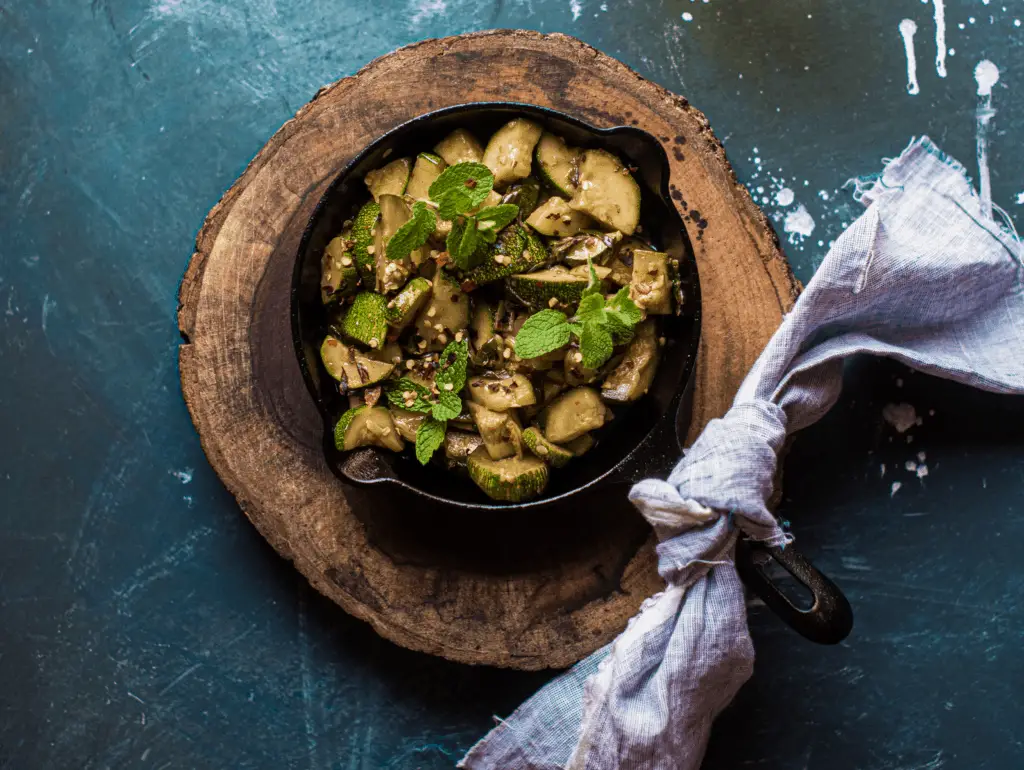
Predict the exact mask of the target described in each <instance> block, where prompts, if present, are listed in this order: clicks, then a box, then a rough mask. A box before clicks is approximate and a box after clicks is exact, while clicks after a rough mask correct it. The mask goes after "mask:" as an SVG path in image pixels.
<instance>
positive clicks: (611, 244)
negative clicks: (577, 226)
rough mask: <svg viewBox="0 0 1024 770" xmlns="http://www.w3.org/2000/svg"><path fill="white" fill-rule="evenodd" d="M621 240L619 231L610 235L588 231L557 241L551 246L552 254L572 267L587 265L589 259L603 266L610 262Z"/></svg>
mask: <svg viewBox="0 0 1024 770" xmlns="http://www.w3.org/2000/svg"><path fill="white" fill-rule="evenodd" d="M620 240H622V233H620V232H619V231H618V230H613V231H612V232H610V233H602V232H600V231H599V230H587V231H584V232H581V233H580V234H579V235H573V236H570V237H568V238H560V239H559V240H557V241H555V242H554V243H552V244H551V253H552V255H554V256H555V257H556V258H557V259H561V260H564V261H565V262H567V263H568V264H570V265H586V264H587V259H588V257H589V259H590V261H591V262H594V263H595V264H598V265H601V264H604V263H605V262H607V261H608V260H609V258H610V257H611V256H612V252H613V249H614V248H615V244H617V243H618V242H619V241H620Z"/></svg>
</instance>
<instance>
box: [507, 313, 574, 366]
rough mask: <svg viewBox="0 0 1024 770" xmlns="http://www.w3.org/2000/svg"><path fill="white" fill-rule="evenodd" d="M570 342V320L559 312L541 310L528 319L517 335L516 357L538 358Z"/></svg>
mask: <svg viewBox="0 0 1024 770" xmlns="http://www.w3.org/2000/svg"><path fill="white" fill-rule="evenodd" d="M568 342H569V319H567V318H566V317H565V313H560V312H558V311H557V310H541V311H540V312H539V313H534V314H533V315H532V316H530V317H529V318H527V319H526V323H524V324H523V328H521V329H520V330H519V333H518V334H517V335H516V355H517V356H519V357H520V358H536V357H537V356H542V355H544V354H545V353H550V352H551V351H552V350H558V348H560V347H562V346H563V345H566V344H568Z"/></svg>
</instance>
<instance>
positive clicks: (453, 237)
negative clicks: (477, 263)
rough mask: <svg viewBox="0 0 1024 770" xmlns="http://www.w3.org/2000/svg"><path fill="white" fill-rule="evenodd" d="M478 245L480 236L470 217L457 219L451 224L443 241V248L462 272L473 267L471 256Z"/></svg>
mask: <svg viewBox="0 0 1024 770" xmlns="http://www.w3.org/2000/svg"><path fill="white" fill-rule="evenodd" d="M479 245H480V236H479V232H478V231H477V229H476V226H475V223H474V222H473V219H472V217H469V218H466V217H459V218H458V219H456V220H455V221H454V222H452V229H451V232H450V233H448V239H447V240H446V241H445V248H447V249H448V253H449V254H450V255H451V257H452V261H453V262H455V265H456V267H459V268H461V269H462V270H468V269H469V268H471V267H473V264H472V262H473V256H474V254H476V250H477V246H479Z"/></svg>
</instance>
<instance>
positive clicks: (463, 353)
mask: <svg viewBox="0 0 1024 770" xmlns="http://www.w3.org/2000/svg"><path fill="white" fill-rule="evenodd" d="M437 360H438V364H439V366H438V369H437V373H436V374H435V375H434V384H435V385H436V386H437V389H438V390H439V391H441V393H454V394H456V395H458V394H459V391H461V390H462V389H463V388H464V387H466V365H467V364H468V362H469V343H468V342H467V341H466V340H462V341H461V342H449V343H448V344H447V345H446V346H445V349H444V350H442V351H441V355H440V356H439V357H438V359H437ZM448 385H451V388H448V387H447V386H448ZM456 416H458V415H456Z"/></svg>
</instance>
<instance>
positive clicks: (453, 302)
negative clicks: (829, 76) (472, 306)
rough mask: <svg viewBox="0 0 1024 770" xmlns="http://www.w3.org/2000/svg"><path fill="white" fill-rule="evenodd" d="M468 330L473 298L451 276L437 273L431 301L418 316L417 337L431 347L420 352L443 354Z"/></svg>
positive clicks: (426, 347)
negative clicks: (457, 335)
mask: <svg viewBox="0 0 1024 770" xmlns="http://www.w3.org/2000/svg"><path fill="white" fill-rule="evenodd" d="M468 326H469V297H468V296H466V294H465V292H463V291H462V289H461V288H460V287H459V284H458V283H456V282H455V281H454V280H453V279H452V277H451V276H449V275H448V274H447V273H444V272H442V271H440V270H439V271H437V273H436V274H435V275H434V283H433V286H431V291H430V298H429V299H428V300H427V303H426V304H425V305H424V306H423V307H422V308H421V309H420V312H419V315H417V316H416V325H415V327H414V328H415V329H416V334H417V335H419V337H421V338H422V339H423V340H424V341H425V342H426V343H427V344H426V345H425V346H424V347H423V348H420V350H422V351H424V352H426V351H437V350H441V349H442V348H443V347H444V346H445V345H447V344H448V343H449V341H451V340H453V339H454V338H455V335H456V334H457V333H458V332H460V331H463V330H464V329H466V328H467V327H468Z"/></svg>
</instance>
